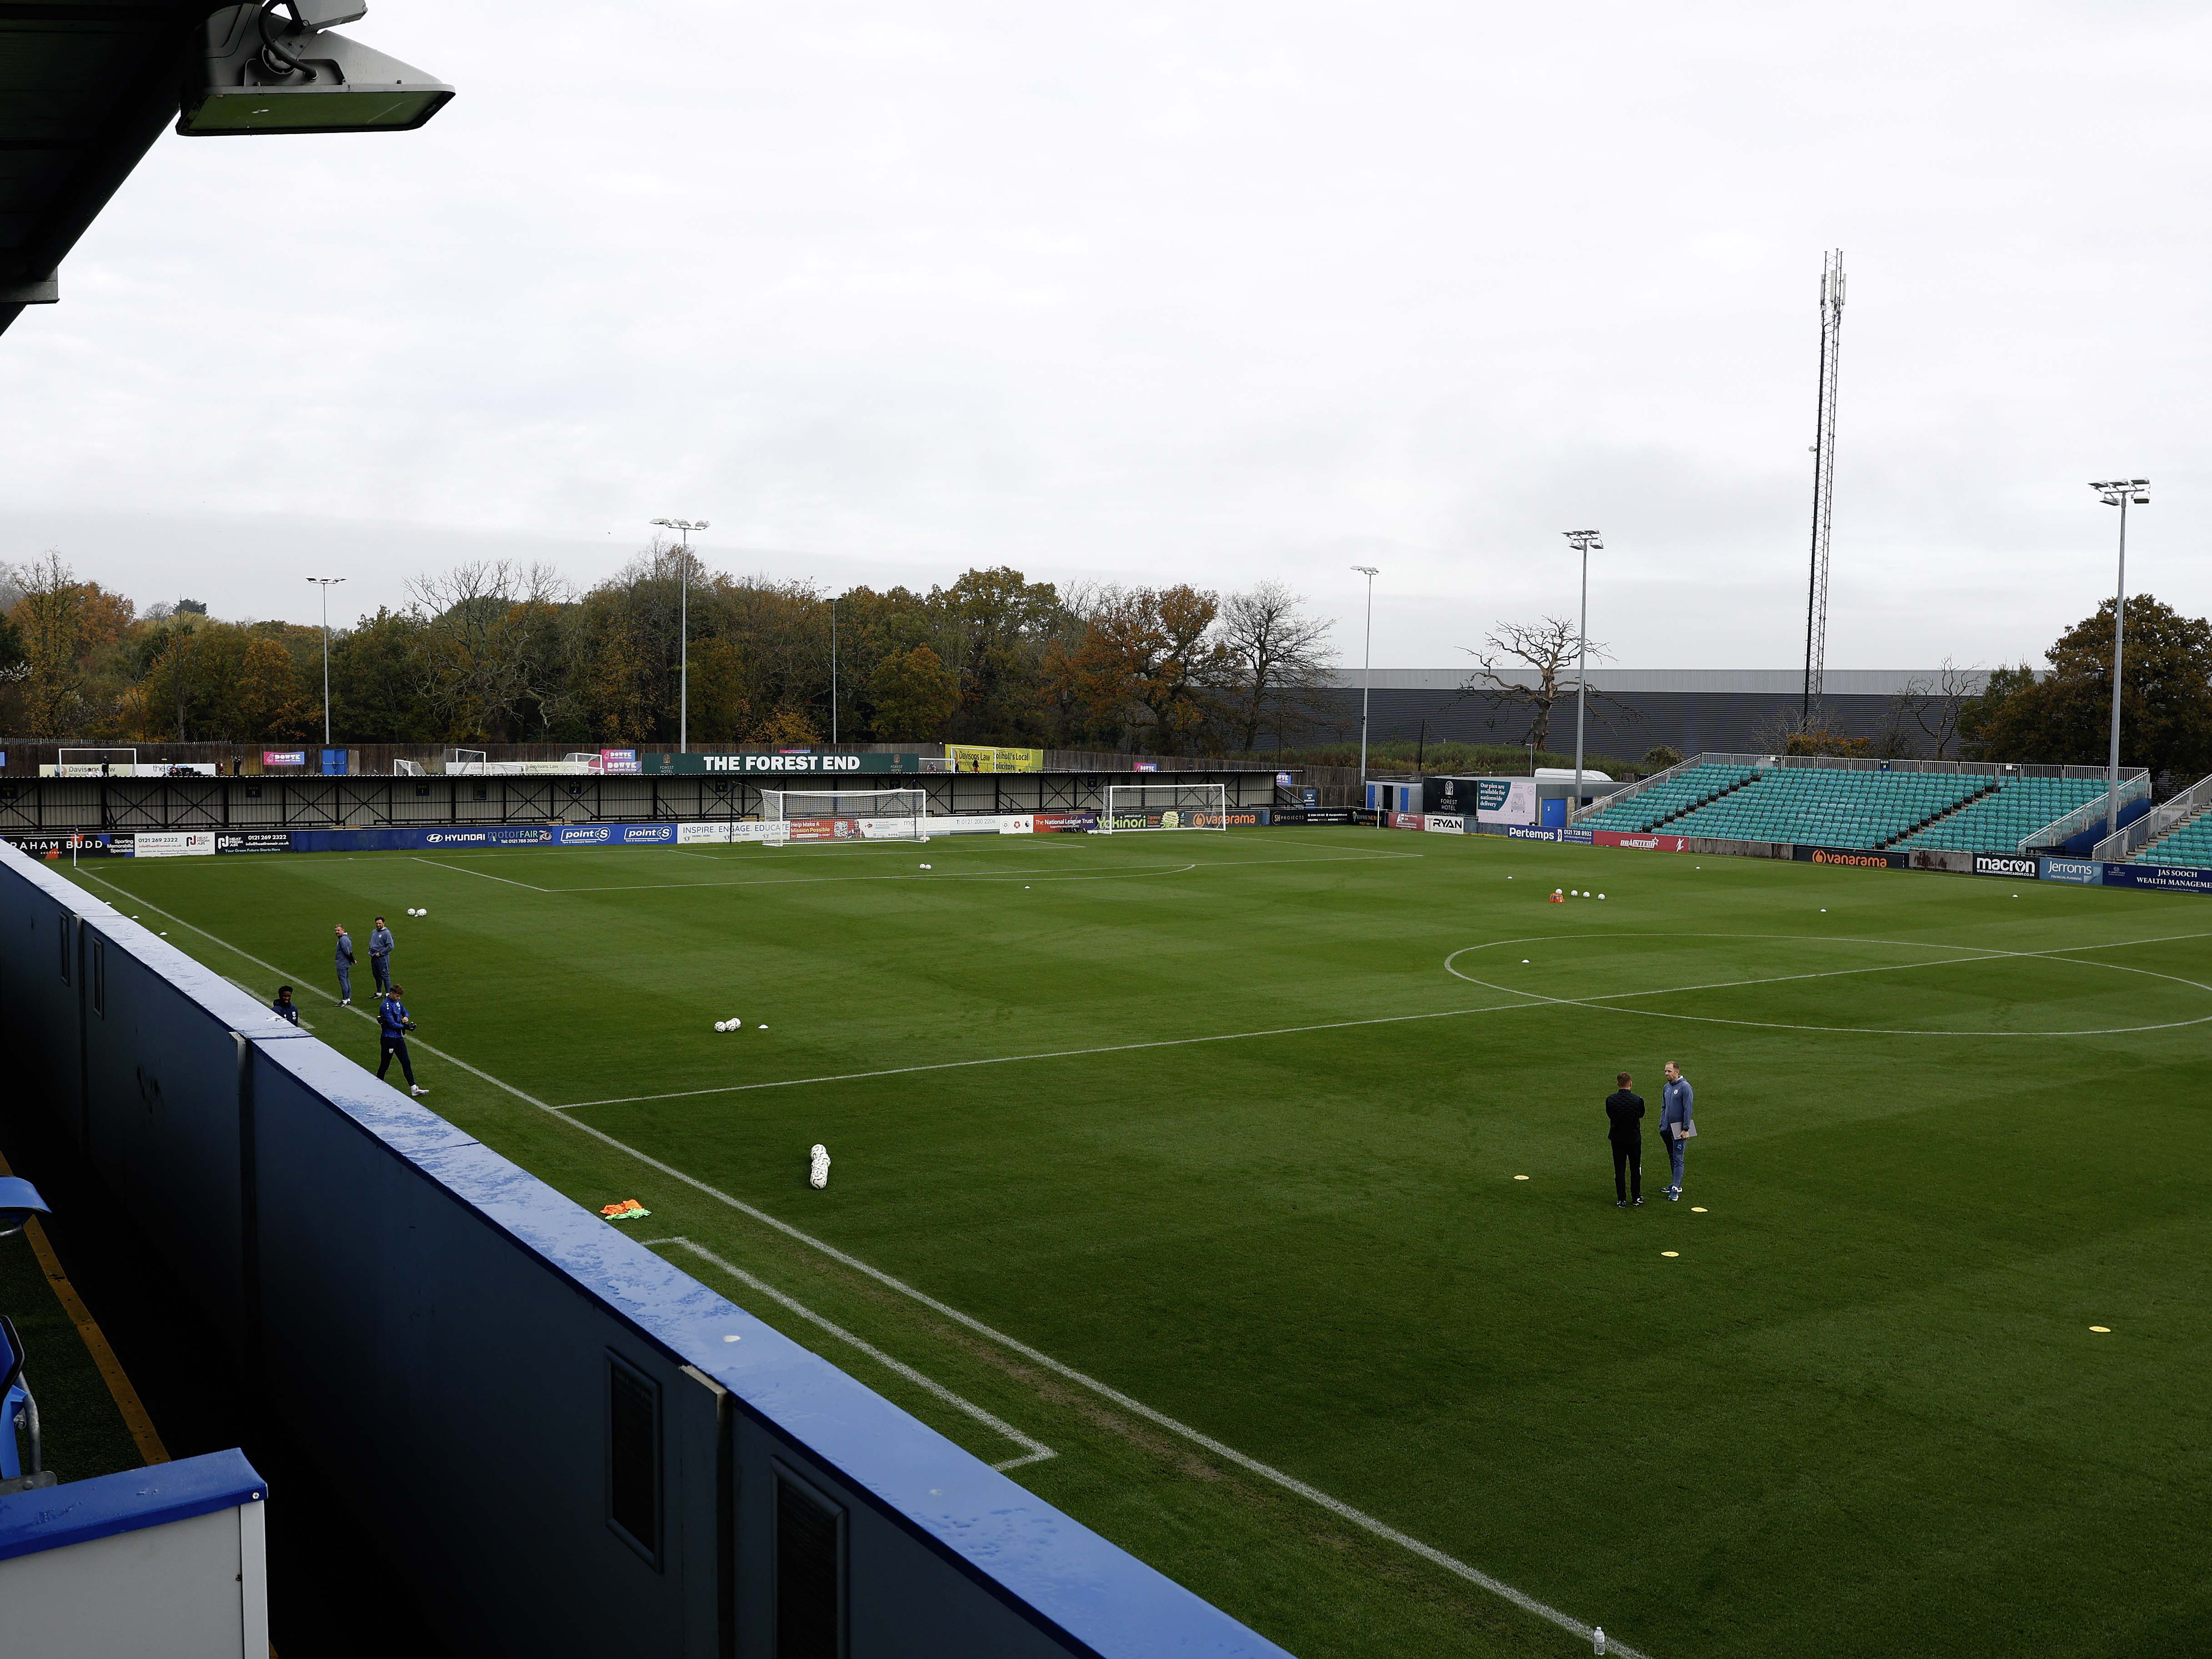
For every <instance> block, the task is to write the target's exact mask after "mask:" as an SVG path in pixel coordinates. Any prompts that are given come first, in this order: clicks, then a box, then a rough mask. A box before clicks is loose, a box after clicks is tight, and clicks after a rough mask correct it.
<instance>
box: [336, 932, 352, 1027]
mask: <svg viewBox="0 0 2212 1659" xmlns="http://www.w3.org/2000/svg"><path fill="white" fill-rule="evenodd" d="M337 930H338V1006H339V1007H341V1008H350V1007H351V1006H353V935H352V934H350V933H347V932H346V930H345V923H343V922H339V923H338V924H337Z"/></svg>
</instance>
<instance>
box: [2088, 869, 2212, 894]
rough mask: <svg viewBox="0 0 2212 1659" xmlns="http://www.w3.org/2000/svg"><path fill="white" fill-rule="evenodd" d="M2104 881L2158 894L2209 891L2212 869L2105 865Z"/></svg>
mask: <svg viewBox="0 0 2212 1659" xmlns="http://www.w3.org/2000/svg"><path fill="white" fill-rule="evenodd" d="M2104 885H2105V886H2106V887H2144V888H2148V889H2150V890H2152V891H2154V892H2160V893H2212V870H2207V869H2203V868H2201V867H2200V866H2196V865H2188V864H2108V865H2106V866H2105V880H2104Z"/></svg>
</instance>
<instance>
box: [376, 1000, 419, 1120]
mask: <svg viewBox="0 0 2212 1659" xmlns="http://www.w3.org/2000/svg"><path fill="white" fill-rule="evenodd" d="M414 1029H415V1022H414V1021H413V1020H412V1019H410V1018H408V1016H407V1005H406V1004H405V1003H404V1002H402V1001H401V1000H399V987H398V986H397V985H391V986H386V987H385V992H384V998H383V1000H381V1001H380V1002H379V1003H378V1004H377V1005H376V1048H377V1056H376V1076H377V1080H378V1081H379V1082H382V1081H383V1080H384V1074H385V1073H386V1072H388V1071H390V1070H391V1069H392V1061H393V1060H398V1062H399V1073H400V1075H401V1076H402V1077H404V1078H405V1079H407V1092H408V1093H409V1094H410V1095H427V1094H428V1093H429V1092H430V1091H428V1089H418V1088H416V1086H415V1062H414V1060H411V1059H410V1058H409V1056H408V1053H407V1034H408V1033H409V1032H410V1031H411V1030H414Z"/></svg>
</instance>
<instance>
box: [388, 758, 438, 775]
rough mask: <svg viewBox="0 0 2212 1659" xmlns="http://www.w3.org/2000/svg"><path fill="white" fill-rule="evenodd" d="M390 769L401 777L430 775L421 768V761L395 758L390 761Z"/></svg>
mask: <svg viewBox="0 0 2212 1659" xmlns="http://www.w3.org/2000/svg"><path fill="white" fill-rule="evenodd" d="M392 771H393V772H394V773H396V774H397V775H399V776H400V777H403V778H427V777H428V776H429V774H428V772H426V771H424V770H423V769H422V762H421V761H411V760H395V761H393V762H392Z"/></svg>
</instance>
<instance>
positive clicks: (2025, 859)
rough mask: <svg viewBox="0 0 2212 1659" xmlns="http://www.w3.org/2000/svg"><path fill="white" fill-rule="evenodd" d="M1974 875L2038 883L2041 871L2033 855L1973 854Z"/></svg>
mask: <svg viewBox="0 0 2212 1659" xmlns="http://www.w3.org/2000/svg"><path fill="white" fill-rule="evenodd" d="M1974 873H1975V874H1976V875H1978V876H2008V877H2009V878H2012V879H2013V880H2015V881H2038V880H2040V879H2041V878H2042V870H2041V868H2040V866H2039V865H2038V863H2037V860H2036V857H2035V854H2033V853H1977V854H1974Z"/></svg>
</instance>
